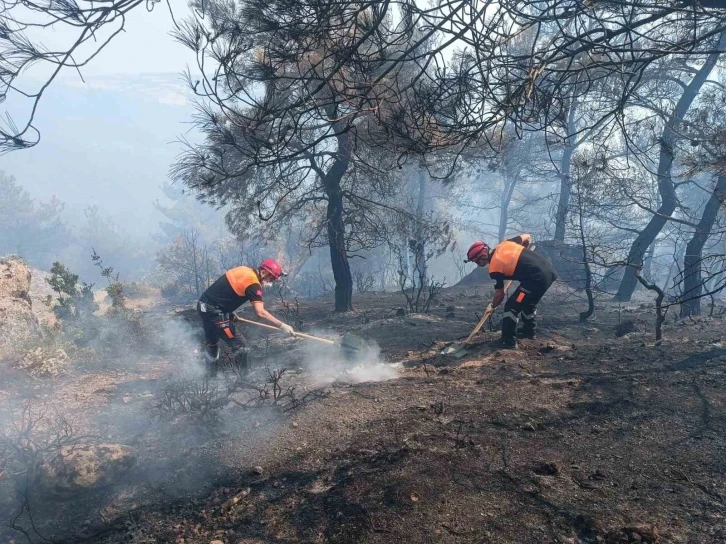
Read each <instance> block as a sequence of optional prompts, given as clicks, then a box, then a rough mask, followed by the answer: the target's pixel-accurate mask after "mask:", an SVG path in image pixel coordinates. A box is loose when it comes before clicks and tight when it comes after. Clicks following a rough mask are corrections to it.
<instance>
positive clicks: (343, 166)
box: [323, 133, 353, 312]
mask: <svg viewBox="0 0 726 544" xmlns="http://www.w3.org/2000/svg"><path fill="white" fill-rule="evenodd" d="M337 140H338V153H337V156H336V159H335V162H334V163H333V165H332V166H331V167H330V169H329V170H328V171H327V172H326V174H325V177H324V178H323V186H324V187H325V194H326V196H327V197H328V208H327V212H326V216H325V221H326V225H327V230H328V245H329V247H330V264H331V265H332V267H333V278H334V279H335V311H336V312H349V311H351V310H352V309H353V276H352V274H351V273H350V264H349V263H348V250H347V244H346V240H345V223H344V221H343V210H344V204H343V190H342V187H341V181H342V179H343V176H344V175H345V172H346V171H347V170H348V165H349V163H350V153H351V149H350V144H351V142H350V136H349V135H348V133H342V134H339V135H338V137H337Z"/></svg>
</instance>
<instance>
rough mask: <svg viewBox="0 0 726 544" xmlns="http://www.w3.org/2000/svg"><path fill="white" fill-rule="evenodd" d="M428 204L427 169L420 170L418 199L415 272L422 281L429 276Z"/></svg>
mask: <svg viewBox="0 0 726 544" xmlns="http://www.w3.org/2000/svg"><path fill="white" fill-rule="evenodd" d="M425 206H426V170H425V169H424V168H422V169H421V171H420V172H419V179H418V201H417V203H416V231H415V238H416V245H415V247H414V255H413V258H414V263H415V265H414V274H417V275H418V276H419V278H417V280H418V279H420V280H421V283H424V282H425V281H426V278H427V276H428V270H427V269H428V263H427V262H426V242H425V240H424V233H423V221H424V212H425Z"/></svg>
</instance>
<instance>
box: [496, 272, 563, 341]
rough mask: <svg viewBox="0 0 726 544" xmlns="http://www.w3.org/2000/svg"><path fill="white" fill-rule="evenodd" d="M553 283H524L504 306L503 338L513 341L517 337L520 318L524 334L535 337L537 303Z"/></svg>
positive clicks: (546, 281)
mask: <svg viewBox="0 0 726 544" xmlns="http://www.w3.org/2000/svg"><path fill="white" fill-rule="evenodd" d="M551 285H552V282H550V281H548V280H545V281H523V282H522V283H520V284H519V287H517V289H516V290H515V291H514V293H512V296H510V297H509V298H508V299H507V302H506V304H505V305H504V317H503V319H502V338H506V339H512V338H515V337H516V335H517V323H519V316H520V314H521V316H522V321H523V324H522V332H523V333H524V334H525V335H534V332H535V329H536V328H537V323H536V321H535V318H536V317H537V303H538V302H539V301H540V299H541V298H542V297H543V296H544V294H545V293H546V292H547V289H549V288H550V286H551Z"/></svg>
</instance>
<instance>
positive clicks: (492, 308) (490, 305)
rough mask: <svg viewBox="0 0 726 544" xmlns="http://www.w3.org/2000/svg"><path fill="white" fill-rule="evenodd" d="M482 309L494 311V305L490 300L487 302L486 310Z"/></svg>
mask: <svg viewBox="0 0 726 544" xmlns="http://www.w3.org/2000/svg"><path fill="white" fill-rule="evenodd" d="M484 311H485V312H493V311H494V306H492V303H491V302H490V303H489V305H488V306H487V308H486V310H484Z"/></svg>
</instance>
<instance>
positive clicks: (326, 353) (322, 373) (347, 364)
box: [300, 331, 399, 387]
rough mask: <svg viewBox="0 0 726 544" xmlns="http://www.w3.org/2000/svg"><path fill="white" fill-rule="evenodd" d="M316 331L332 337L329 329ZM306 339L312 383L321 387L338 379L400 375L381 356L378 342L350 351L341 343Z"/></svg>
mask: <svg viewBox="0 0 726 544" xmlns="http://www.w3.org/2000/svg"><path fill="white" fill-rule="evenodd" d="M312 334H314V335H315V336H322V337H324V338H331V337H334V335H331V333H329V332H326V331H315V332H313V333H312ZM300 341H301V342H303V341H304V342H306V345H305V348H304V353H305V357H304V359H305V365H306V367H307V369H308V371H309V372H310V374H311V382H312V383H311V385H312V386H314V387H319V386H323V385H327V384H330V383H333V382H336V381H339V382H346V383H361V382H380V381H386V380H392V379H394V378H397V377H398V376H399V369H398V367H397V366H396V365H392V364H390V363H386V362H384V361H383V360H382V359H381V349H380V347H379V346H378V345H377V344H375V343H366V345H364V346H362V347H361V348H360V349H359V350H355V351H353V350H347V349H343V348H341V347H340V345H335V346H330V345H325V344H322V343H318V342H315V341H313V340H300Z"/></svg>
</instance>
